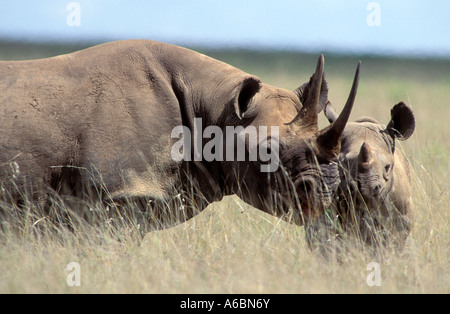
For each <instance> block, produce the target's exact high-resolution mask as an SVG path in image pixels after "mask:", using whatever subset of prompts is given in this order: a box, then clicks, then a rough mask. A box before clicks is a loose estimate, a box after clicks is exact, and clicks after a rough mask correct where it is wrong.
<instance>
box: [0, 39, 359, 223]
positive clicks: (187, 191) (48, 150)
mask: <svg viewBox="0 0 450 314" xmlns="http://www.w3.org/2000/svg"><path fill="white" fill-rule="evenodd" d="M358 69H359V67H358ZM357 83H358V74H356V75H355V80H354V83H353V87H352V91H351V93H350V96H349V99H348V101H347V104H346V106H345V108H344V109H343V113H342V114H341V116H340V117H339V118H337V120H336V122H334V123H333V124H331V125H330V126H328V127H327V128H325V129H323V130H319V129H318V125H317V113H318V111H320V110H319V109H322V108H323V106H324V104H325V102H326V100H327V85H326V82H325V80H324V78H323V56H321V57H320V58H319V61H318V64H317V69H316V71H315V74H314V75H313V76H312V77H311V79H310V81H309V82H307V83H305V84H303V85H302V86H300V87H299V88H298V89H297V90H295V91H288V90H285V89H281V88H277V87H273V86H270V85H267V84H264V83H262V82H261V81H260V79H259V78H258V77H256V76H253V75H250V74H247V73H245V72H243V71H241V70H239V69H237V68H234V67H232V66H230V65H228V64H225V63H223V62H220V61H217V60H215V59H212V58H210V57H207V56H205V55H203V54H200V53H197V52H194V51H191V50H188V49H185V48H182V47H178V46H173V45H169V44H165V43H160V42H156V41H150V40H126V41H117V42H111V43H106V44H102V45H99V46H95V47H91V48H88V49H85V50H82V51H78V52H75V53H71V54H67V55H61V56H57V57H53V58H48V59H41V60H30V61H12V62H6V61H2V62H0V179H1V182H2V183H1V184H2V192H1V193H3V199H5V198H8V199H16V200H17V199H18V198H20V195H24V194H26V195H29V194H30V193H31V194H33V199H39V198H40V199H42V198H45V197H46V194H47V193H49V191H54V192H55V191H56V192H57V193H58V194H59V195H67V194H69V195H72V196H75V197H77V198H85V199H86V198H87V199H89V198H93V197H96V198H98V197H100V198H101V199H103V200H114V201H119V200H139V199H146V200H150V202H151V203H152V204H156V203H159V204H165V205H166V206H165V207H164V206H163V207H164V209H159V211H160V212H159V213H156V212H157V211H158V209H156V206H149V207H148V208H146V209H145V210H146V211H147V214H149V216H152V217H154V218H155V217H156V219H158V220H160V222H161V223H162V224H165V222H164V219H167V220H170V219H169V218H170V217H172V218H173V217H175V218H176V219H175V220H176V221H177V222H178V221H184V220H186V219H189V218H190V217H192V216H193V215H195V214H196V213H198V212H199V211H201V210H202V209H203V208H204V207H205V206H206V205H207V204H208V203H210V202H213V201H218V200H221V199H222V197H223V196H224V195H229V194H233V193H235V194H237V195H238V196H239V197H241V198H242V199H243V200H244V201H245V202H247V203H249V204H251V205H253V206H255V207H257V208H259V209H261V210H263V211H265V212H268V213H271V214H274V215H277V216H282V217H286V216H290V217H291V218H292V221H294V222H296V223H298V224H302V223H304V221H306V220H307V219H308V218H309V217H313V216H315V214H317V213H320V212H321V211H322V209H323V208H324V207H326V206H327V205H328V204H329V203H330V201H331V194H332V193H333V192H334V191H335V190H336V188H337V186H338V184H339V172H338V167H337V163H336V162H337V155H338V153H339V149H340V137H341V134H342V131H343V129H344V127H345V124H346V122H347V119H348V117H349V114H350V111H351V108H352V105H353V102H354V98H355V95H356V89H357ZM238 126H241V127H242V128H241V129H240V131H241V132H236V133H234V134H231V135H230V133H229V132H227V127H238ZM208 127H214V128H213V129H212V130H211V129H209V131H210V132H208V134H209V135H207V136H205V134H203V136H200V137H199V134H200V132H204V131H205V130H207V129H208ZM250 127H253V128H255V129H256V130H257V131H260V129H261V128H264V130H267V132H266V133H264V132H258V133H257V134H258V135H257V136H258V138H257V140H256V141H253V142H252V143H253V144H249V143H250V142H251V141H250V140H251V139H250V137H251V134H250V133H248V134H247V137H248V139H247V142H246V144H245V145H244V146H243V147H244V150H245V151H244V156H245V158H243V159H242V156H243V155H242V151H240V152H239V147H238V146H237V144H236V143H235V144H234V145H233V144H231V145H229V143H233V141H228V140H227V137H228V139H229V138H230V137H239V134H240V135H242V134H245V132H246V131H247V130H248V129H249V128H250ZM274 127H275V128H274ZM177 130H178V132H174V131H177ZM180 130H181V132H180ZM219 130H221V131H223V132H222V133H220V132H219ZM269 130H270V132H269ZM187 131H189V132H187ZM187 133H190V134H187ZM174 134H175V136H174ZM213 134H214V135H217V134H222V135H223V138H222V139H214V140H215V142H214V143H215V144H216V145H215V147H214V149H213V148H211V147H209V148H210V150H209V155H208V156H209V157H211V154H215V153H217V152H216V151H215V150H222V153H223V154H222V155H220V154H219V155H217V156H218V158H215V159H214V158H212V159H211V158H208V160H206V159H205V158H204V159H202V158H199V156H200V157H201V156H202V154H198V153H199V152H200V153H201V152H202V151H201V148H202V147H205V145H207V144H208V143H209V142H210V141H211V138H212V137H213V136H212V135H213ZM261 134H263V135H262V136H261ZM264 134H265V135H264ZM188 135H191V136H190V137H188ZM177 136H178V137H177ZM244 137H245V136H244ZM180 138H181V139H180ZM241 139H242V137H241ZM180 140H181V141H182V143H181V144H189V145H190V154H186V151H185V152H183V154H182V155H180V154H178V152H179V151H178V150H177V149H174V145H175V146H176V145H177V144H179V143H180ZM216 140H217V141H216ZM218 143H219V144H218ZM191 144H192V145H191ZM227 144H228V145H227ZM252 145H253V146H252ZM177 147H178V146H177ZM181 147H182V145H180V147H178V148H181ZM192 147H193V148H192ZM199 147H200V150H199ZM184 148H185V149H186V150H187V146H186V147H184ZM205 148H206V147H205ZM241 148H242V146H241ZM233 150H235V151H237V152H236V155H234V152H232V151H233ZM230 151H231V152H232V153H231V154H230ZM252 151H253V152H255V151H259V152H260V153H261V154H259V155H258V156H257V158H255V156H251V154H250V153H251V152H252ZM174 152H175V154H174ZM263 152H265V153H266V155H267V154H269V156H273V158H278V157H279V159H277V160H278V162H279V164H276V163H275V167H273V168H270V167H269V168H267V169H266V170H265V171H262V169H263V168H262V167H261V166H264V165H266V164H267V163H271V164H272V165H273V164H274V163H273V160H272V161H269V162H268V159H267V158H266V159H265V160H263V159H262V158H260V157H261V156H262V153H263ZM238 154H240V156H241V159H239V158H238V157H236V156H237V155H238ZM180 156H181V157H180ZM214 156H215V155H214ZM220 156H226V158H225V157H222V158H220ZM231 156H233V157H234V158H233V157H231ZM24 191H25V192H24ZM30 191H31V192H30ZM93 191H94V192H93ZM14 192H17V193H14ZM27 193H28V194H27ZM6 194H7V195H8V196H5V195H6ZM305 219H306V220H305Z"/></svg>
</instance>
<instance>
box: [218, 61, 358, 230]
mask: <svg viewBox="0 0 450 314" xmlns="http://www.w3.org/2000/svg"><path fill="white" fill-rule="evenodd" d="M359 69H360V64H358V67H357V70H356V74H355V77H354V81H353V86H352V88H351V92H350V95H349V97H348V100H347V103H346V104H345V107H344V109H343V110H342V113H341V114H340V115H339V116H338V117H337V118H336V121H334V122H333V123H332V124H330V125H329V126H327V127H326V128H324V129H322V130H319V128H318V112H320V111H321V110H322V109H323V107H324V106H325V104H326V102H327V94H328V88H327V83H326V81H325V78H324V59H323V56H320V57H319V60H318V63H317V67H316V71H315V73H314V74H313V76H312V77H311V78H310V80H309V82H307V83H305V84H303V85H301V86H300V87H299V88H297V89H296V90H294V91H293V92H291V91H287V90H284V89H279V88H274V87H272V86H269V85H266V84H261V85H259V86H258V88H257V89H256V90H255V91H253V92H251V93H249V92H247V93H244V94H242V92H241V95H244V97H239V98H240V99H241V100H245V104H244V105H242V104H241V103H239V104H238V105H236V106H235V107H236V108H238V111H239V114H240V115H241V116H244V117H247V118H248V117H251V119H250V120H249V121H248V124H247V126H258V127H260V126H277V127H278V132H277V134H272V133H271V134H268V136H266V137H265V138H259V139H258V143H259V146H260V147H259V149H261V146H265V148H267V149H268V150H269V151H271V152H273V151H274V150H276V151H277V153H276V154H275V155H276V156H277V158H278V161H279V165H278V167H276V170H275V171H270V172H267V173H264V174H262V173H261V171H260V168H259V166H258V164H259V163H258V162H256V163H242V162H241V163H232V164H231V165H230V164H226V167H227V171H228V173H230V169H231V172H233V173H234V174H235V176H233V177H232V180H231V181H234V182H238V183H239V188H238V191H236V194H238V195H239V196H240V197H241V198H242V199H243V200H244V201H246V202H248V203H250V204H251V205H253V206H255V207H257V208H259V209H262V210H263V211H266V212H269V213H271V214H274V215H276V216H279V217H283V218H286V217H288V219H289V221H291V222H294V223H297V224H300V225H301V224H303V223H305V222H307V221H308V219H309V218H314V217H316V216H317V214H319V213H321V212H323V210H324V208H326V207H327V206H328V205H329V204H330V203H331V200H332V195H333V194H334V192H335V191H336V190H337V188H338V186H339V183H340V181H339V169H338V155H339V151H340V145H341V143H340V142H341V135H342V132H343V130H344V128H345V125H346V123H347V121H348V118H349V116H350V112H351V110H352V107H353V103H354V100H355V97H356V92H357V87H358V82H359Z"/></svg>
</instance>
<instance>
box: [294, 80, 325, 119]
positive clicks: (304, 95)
mask: <svg viewBox="0 0 450 314" xmlns="http://www.w3.org/2000/svg"><path fill="white" fill-rule="evenodd" d="M312 79H313V77H311V78H310V80H309V82H306V83H304V84H303V85H301V86H300V87H298V88H297V89H295V90H294V93H295V94H296V95H297V97H298V99H300V102H301V103H302V105H304V104H305V101H306V99H308V96H309V94H310V93H311V85H312ZM327 101H328V84H327V81H326V80H325V72H324V73H323V74H322V85H321V86H320V95H319V104H318V107H317V113H320V112H321V111H322V110H323V109H324V108H325V106H326V104H327Z"/></svg>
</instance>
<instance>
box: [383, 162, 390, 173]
mask: <svg viewBox="0 0 450 314" xmlns="http://www.w3.org/2000/svg"><path fill="white" fill-rule="evenodd" d="M390 170H391V165H390V164H387V165H386V166H384V172H386V173H389V171H390Z"/></svg>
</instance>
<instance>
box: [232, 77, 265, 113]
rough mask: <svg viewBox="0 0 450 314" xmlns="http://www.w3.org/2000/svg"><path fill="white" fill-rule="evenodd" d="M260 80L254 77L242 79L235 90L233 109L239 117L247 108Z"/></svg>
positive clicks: (258, 86) (257, 89) (258, 87)
mask: <svg viewBox="0 0 450 314" xmlns="http://www.w3.org/2000/svg"><path fill="white" fill-rule="evenodd" d="M260 84H261V81H260V80H259V79H258V78H255V77H249V78H246V79H244V80H243V81H242V82H241V83H240V84H239V86H238V87H237V90H236V92H235V95H234V97H233V102H234V109H235V111H236V115H237V116H238V118H239V119H243V118H244V117H245V112H246V111H247V109H248V108H249V105H250V103H251V101H252V98H253V96H255V94H256V93H257V92H258V91H259V89H260Z"/></svg>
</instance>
